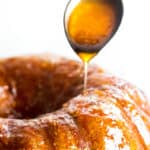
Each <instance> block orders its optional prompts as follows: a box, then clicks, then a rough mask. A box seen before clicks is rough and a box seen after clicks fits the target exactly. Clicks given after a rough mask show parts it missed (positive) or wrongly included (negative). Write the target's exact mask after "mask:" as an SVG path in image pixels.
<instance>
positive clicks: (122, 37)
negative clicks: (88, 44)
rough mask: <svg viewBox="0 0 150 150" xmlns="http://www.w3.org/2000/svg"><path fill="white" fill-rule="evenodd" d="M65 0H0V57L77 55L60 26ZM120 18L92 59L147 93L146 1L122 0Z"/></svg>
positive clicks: (149, 16) (149, 15)
mask: <svg viewBox="0 0 150 150" xmlns="http://www.w3.org/2000/svg"><path fill="white" fill-rule="evenodd" d="M67 2H68V0H0V57H4V56H5V57H7V56H13V55H20V54H28V53H41V52H53V53H58V54H60V55H65V56H66V55H67V56H68V57H73V58H76V59H78V57H77V56H76V55H75V54H74V53H73V51H72V50H71V48H70V46H69V44H68V42H67V40H66V38H65V34H64V30H63V13H64V9H65V5H66V4H67ZM123 2H124V18H123V22H122V24H121V27H120V29H119V31H118V32H117V34H116V35H115V37H114V38H113V39H112V40H111V41H110V43H109V44H108V45H107V46H106V47H105V48H104V49H103V50H102V51H101V53H100V54H99V55H98V56H97V57H96V58H95V59H94V60H93V62H94V63H97V64H99V65H101V66H103V67H104V68H106V69H107V70H109V71H111V72H113V73H114V74H117V75H119V76H121V77H122V78H124V79H126V80H129V81H130V82H132V83H134V84H136V85H137V86H138V87H140V88H141V89H143V90H144V91H145V92H146V93H147V95H149V96H150V67H149V64H150V59H149V58H150V53H149V52H150V40H149V39H150V2H149V0H124V1H123Z"/></svg>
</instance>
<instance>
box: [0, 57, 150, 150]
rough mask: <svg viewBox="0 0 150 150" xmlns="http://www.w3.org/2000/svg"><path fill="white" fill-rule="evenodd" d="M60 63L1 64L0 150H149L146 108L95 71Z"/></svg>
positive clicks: (126, 86)
mask: <svg viewBox="0 0 150 150" xmlns="http://www.w3.org/2000/svg"><path fill="white" fill-rule="evenodd" d="M82 89H83V71H82V65H81V64H80V63H79V62H76V61H74V60H70V59H66V58H62V57H54V56H51V55H49V56H47V57H39V56H28V57H14V58H8V59H3V60H1V61H0V150H150V111H149V110H150V103H149V101H148V99H147V97H146V96H145V95H144V94H143V92H142V91H140V90H139V89H138V88H136V87H135V86H133V85H132V84H130V83H128V82H127V81H124V80H122V79H120V78H118V77H115V76H114V75H112V74H109V73H107V72H105V71H104V70H103V69H101V68H100V67H98V66H95V65H91V66H90V67H89V72H88V90H87V94H83V93H82Z"/></svg>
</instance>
